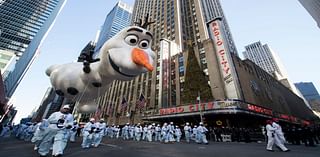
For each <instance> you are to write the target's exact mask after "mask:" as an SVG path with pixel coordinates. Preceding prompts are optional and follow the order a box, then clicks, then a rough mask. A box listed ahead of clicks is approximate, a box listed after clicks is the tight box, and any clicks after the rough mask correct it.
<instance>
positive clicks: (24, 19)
mask: <svg viewBox="0 0 320 157" xmlns="http://www.w3.org/2000/svg"><path fill="white" fill-rule="evenodd" d="M65 3H66V0H40V1H24V0H16V1H11V0H10V1H9V0H3V1H1V2H0V10H1V12H0V49H1V50H2V51H1V52H3V54H4V53H11V55H9V56H14V57H15V59H14V65H11V66H10V67H12V68H8V69H6V70H5V71H4V72H3V78H4V83H5V90H6V95H7V97H11V96H12V95H13V93H14V91H15V89H16V88H17V86H18V85H19V83H20V81H21V80H22V79H23V77H24V75H25V73H26V71H27V70H28V69H29V67H30V66H31V64H32V63H33V61H34V59H35V58H36V56H37V55H38V54H39V46H40V45H41V43H42V41H43V40H44V38H45V36H46V35H47V33H48V32H49V30H50V28H51V27H52V25H53V23H54V21H55V18H56V16H57V15H58V14H59V12H60V11H61V9H62V8H63V6H64V4H65ZM1 56H3V55H1ZM11 58H12V57H6V59H7V60H8V61H7V63H12V62H10V60H11ZM1 59H3V58H2V57H1ZM4 67H5V66H4Z"/></svg>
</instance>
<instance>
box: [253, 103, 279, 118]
mask: <svg viewBox="0 0 320 157" xmlns="http://www.w3.org/2000/svg"><path fill="white" fill-rule="evenodd" d="M248 109H249V110H251V111H254V112H258V113H262V114H266V115H270V116H272V115H273V113H272V110H271V109H267V108H263V107H260V106H256V105H252V104H248Z"/></svg>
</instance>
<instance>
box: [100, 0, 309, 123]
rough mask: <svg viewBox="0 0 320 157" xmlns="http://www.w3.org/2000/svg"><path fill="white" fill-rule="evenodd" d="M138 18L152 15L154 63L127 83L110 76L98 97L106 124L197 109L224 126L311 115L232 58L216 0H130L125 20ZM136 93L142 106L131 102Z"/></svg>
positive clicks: (194, 116)
mask: <svg viewBox="0 0 320 157" xmlns="http://www.w3.org/2000/svg"><path fill="white" fill-rule="evenodd" d="M146 16H149V18H150V19H149V21H155V23H154V24H153V25H149V26H148V28H147V29H148V30H150V31H151V32H152V33H153V37H154V39H153V42H152V49H153V50H154V51H155V53H156V61H157V62H155V63H154V67H156V68H155V69H154V71H152V72H148V73H144V74H141V75H140V76H138V77H136V78H135V79H134V80H132V81H126V82H122V81H114V82H113V84H112V86H111V88H109V90H108V91H107V92H106V94H105V95H104V96H102V97H101V98H100V99H99V101H98V102H99V104H100V105H103V111H104V113H103V117H104V118H106V119H107V120H108V122H109V123H118V124H125V123H127V122H131V123H137V122H141V121H148V120H151V121H159V122H165V121H167V120H170V121H175V122H177V123H182V121H192V122H193V123H197V121H199V120H203V118H200V117H202V116H201V115H202V113H201V112H204V113H205V116H204V117H205V118H208V119H209V120H210V123H211V125H212V123H215V121H217V120H219V121H220V120H221V121H220V122H219V124H220V123H223V124H226V123H228V125H230V126H234V125H237V126H241V125H242V126H244V125H247V126H249V125H258V123H260V124H261V123H262V121H264V120H265V117H268V118H271V117H273V116H274V117H280V116H282V117H284V118H287V120H289V121H290V118H292V119H293V120H294V121H298V118H296V117H299V118H309V117H311V116H309V115H308V114H309V113H310V112H309V110H308V109H306V106H305V105H301V104H304V103H303V100H302V99H300V98H299V97H297V96H296V95H295V94H294V93H293V92H291V91H290V90H289V89H288V88H286V87H285V86H284V85H282V84H281V83H279V82H278V81H277V80H276V79H275V78H273V77H271V76H270V75H268V73H267V72H265V71H263V70H262V69H261V68H259V67H258V66H256V65H255V64H254V63H253V62H251V61H250V60H246V61H242V60H241V59H240V58H239V57H238V54H237V51H236V48H235V46H234V44H233V40H232V36H231V33H230V32H231V31H230V30H229V27H228V25H227V22H226V19H225V17H224V15H223V12H222V8H221V4H220V1H219V0H210V1H209V0H208V1H207V0H136V1H135V5H134V11H133V18H132V19H133V21H132V22H134V21H139V19H145V17H146ZM261 76H265V77H261ZM140 95H143V96H144V98H145V102H146V104H145V105H144V106H143V107H141V106H139V107H138V106H137V104H139V103H137V102H139V97H140ZM123 98H125V100H126V101H127V103H128V107H126V108H125V109H121V102H122V100H123ZM199 115H200V116H199ZM289 115H290V116H289ZM292 115H294V116H292ZM291 116H292V117H291ZM308 116H309V117H308ZM182 119H183V120H182ZM238 119H243V120H242V121H239V120H238ZM252 119H254V120H255V121H252ZM257 121H259V122H258V123H257ZM254 123H256V124H254ZM306 123H307V122H306Z"/></svg>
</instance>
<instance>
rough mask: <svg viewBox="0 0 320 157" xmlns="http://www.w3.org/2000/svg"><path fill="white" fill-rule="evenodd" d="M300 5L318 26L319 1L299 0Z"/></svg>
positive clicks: (319, 18) (319, 17)
mask: <svg viewBox="0 0 320 157" xmlns="http://www.w3.org/2000/svg"><path fill="white" fill-rule="evenodd" d="M299 2H300V3H301V4H302V6H303V7H304V8H305V9H306V10H307V11H308V12H309V14H310V15H311V16H312V17H313V19H314V20H315V21H316V22H317V24H318V27H319V28H320V16H319V15H320V1H319V0H299Z"/></svg>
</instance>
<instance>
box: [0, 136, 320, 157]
mask: <svg viewBox="0 0 320 157" xmlns="http://www.w3.org/2000/svg"><path fill="white" fill-rule="evenodd" d="M80 144H81V141H79V140H78V141H77V142H76V143H69V144H68V146H67V148H66V151H65V154H64V156H65V157H209V156H210V157H212V156H213V157H233V156H237V157H256V156H259V157H269V156H272V157H318V156H319V154H320V146H319V145H318V146H317V147H305V146H304V145H300V146H294V145H287V146H288V148H289V149H290V150H291V151H290V152H280V151H279V150H278V149H276V148H275V149H274V150H275V152H268V151H266V150H265V145H266V144H265V143H234V142H226V143H218V142H211V143H210V144H209V145H199V144H195V143H192V144H187V143H175V144H162V143H158V142H151V143H149V142H136V141H123V140H109V139H107V140H104V141H103V144H102V145H101V146H100V147H98V148H91V149H81V147H80ZM0 156H3V157H4V156H8V157H35V156H38V154H37V153H36V152H35V151H33V144H31V143H30V142H24V141H19V140H16V139H15V138H8V139H5V140H4V139H3V138H2V139H0Z"/></svg>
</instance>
